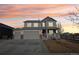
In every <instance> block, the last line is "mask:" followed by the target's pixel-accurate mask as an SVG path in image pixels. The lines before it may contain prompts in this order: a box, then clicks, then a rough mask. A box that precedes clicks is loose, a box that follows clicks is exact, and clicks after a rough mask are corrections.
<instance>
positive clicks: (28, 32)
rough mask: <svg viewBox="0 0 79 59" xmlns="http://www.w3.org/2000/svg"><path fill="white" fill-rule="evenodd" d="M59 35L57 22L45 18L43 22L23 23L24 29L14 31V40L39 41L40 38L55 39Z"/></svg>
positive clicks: (31, 21) (29, 21)
mask: <svg viewBox="0 0 79 59" xmlns="http://www.w3.org/2000/svg"><path fill="white" fill-rule="evenodd" d="M59 33H60V27H59V26H58V24H57V21H56V20H55V19H53V18H51V17H49V16H48V17H46V18H44V19H43V20H27V21H24V27H23V28H20V29H15V30H14V38H15V39H38V38H39V39H40V36H42V37H45V38H48V37H50V36H49V35H51V36H52V37H54V39H55V37H57V36H56V35H58V34H59Z"/></svg>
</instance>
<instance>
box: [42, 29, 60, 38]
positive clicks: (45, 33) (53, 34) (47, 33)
mask: <svg viewBox="0 0 79 59" xmlns="http://www.w3.org/2000/svg"><path fill="white" fill-rule="evenodd" d="M41 39H43V40H48V39H50V40H52V39H53V40H55V39H56V40H57V39H60V34H59V32H58V30H57V29H43V30H42V34H41Z"/></svg>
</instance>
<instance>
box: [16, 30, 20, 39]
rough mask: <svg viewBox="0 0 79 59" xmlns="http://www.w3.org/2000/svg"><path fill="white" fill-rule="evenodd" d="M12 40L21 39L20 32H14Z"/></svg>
mask: <svg viewBox="0 0 79 59" xmlns="http://www.w3.org/2000/svg"><path fill="white" fill-rule="evenodd" d="M14 39H21V33H20V31H15V32H14Z"/></svg>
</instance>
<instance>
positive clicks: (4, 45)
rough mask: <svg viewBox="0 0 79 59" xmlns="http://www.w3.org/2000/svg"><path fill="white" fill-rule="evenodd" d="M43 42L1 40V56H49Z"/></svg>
mask: <svg viewBox="0 0 79 59" xmlns="http://www.w3.org/2000/svg"><path fill="white" fill-rule="evenodd" d="M48 53H49V52H48V50H47V48H46V46H45V45H44V43H43V42H42V41H41V40H35V39H34V40H33V39H32V40H0V55H33V54H34V55H37V54H39V55H40V54H48Z"/></svg>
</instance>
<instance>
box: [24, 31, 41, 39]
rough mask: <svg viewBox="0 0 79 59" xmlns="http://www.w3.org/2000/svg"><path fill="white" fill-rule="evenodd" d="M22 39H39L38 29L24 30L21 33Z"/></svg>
mask: <svg viewBox="0 0 79 59" xmlns="http://www.w3.org/2000/svg"><path fill="white" fill-rule="evenodd" d="M23 38H24V39H40V35H39V31H33V30H26V31H24V35H23Z"/></svg>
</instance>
